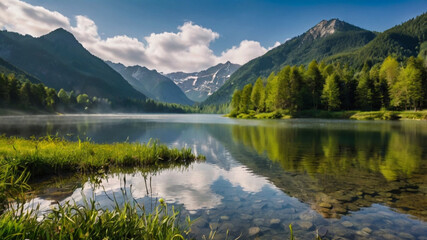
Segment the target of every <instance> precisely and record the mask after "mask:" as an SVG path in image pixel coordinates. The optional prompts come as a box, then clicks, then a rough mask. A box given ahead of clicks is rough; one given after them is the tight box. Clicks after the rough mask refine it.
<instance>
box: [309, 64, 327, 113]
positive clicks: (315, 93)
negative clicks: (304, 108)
mask: <svg viewBox="0 0 427 240" xmlns="http://www.w3.org/2000/svg"><path fill="white" fill-rule="evenodd" d="M305 76H306V83H307V88H308V91H309V93H310V96H311V104H312V107H313V108H314V109H317V108H318V107H319V105H320V101H321V96H322V88H323V84H324V81H323V77H322V74H321V73H320V70H319V67H318V64H317V62H316V60H313V61H312V62H311V63H310V64H309V65H308V69H307V71H306V74H305Z"/></svg>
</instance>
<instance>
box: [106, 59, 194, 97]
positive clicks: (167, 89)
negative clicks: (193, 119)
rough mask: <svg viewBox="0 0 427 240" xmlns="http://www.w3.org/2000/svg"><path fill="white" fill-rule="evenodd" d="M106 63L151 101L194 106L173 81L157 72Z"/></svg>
mask: <svg viewBox="0 0 427 240" xmlns="http://www.w3.org/2000/svg"><path fill="white" fill-rule="evenodd" d="M106 63H107V64H108V65H109V66H110V67H111V68H113V69H114V70H116V71H117V72H118V73H120V74H121V75H122V76H123V78H124V79H126V81H128V82H129V84H130V85H132V86H133V87H134V88H135V89H136V90H138V91H139V92H141V93H143V94H144V95H146V96H147V97H149V98H151V99H154V100H157V101H160V102H167V103H178V104H184V105H193V103H194V102H193V101H191V100H190V99H188V98H187V96H185V94H184V93H183V92H182V90H181V89H180V88H179V87H178V86H177V85H175V83H174V82H173V81H172V80H171V79H169V78H167V77H165V76H163V75H162V74H160V73H158V72H157V71H156V70H149V69H147V68H146V67H141V66H138V65H136V66H130V67H126V66H124V65H123V64H120V63H112V62H110V61H107V62H106Z"/></svg>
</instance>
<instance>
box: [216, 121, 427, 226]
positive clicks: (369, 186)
mask: <svg viewBox="0 0 427 240" xmlns="http://www.w3.org/2000/svg"><path fill="white" fill-rule="evenodd" d="M349 124H350V123H349ZM379 126H381V127H382V128H379V129H377V128H374V129H372V128H370V129H364V125H363V124H360V125H357V124H356V126H355V127H356V128H359V129H356V131H354V130H353V131H349V130H348V129H345V128H342V129H340V128H339V127H338V128H337V127H336V126H322V127H318V128H315V127H313V128H310V127H302V128H300V127H295V128H292V127H280V126H276V125H274V123H273V122H272V125H258V126H240V125H231V126H229V128H230V131H231V132H230V135H231V136H226V135H224V134H220V135H219V134H217V131H215V130H213V131H210V133H211V134H212V135H213V136H215V137H216V138H217V139H219V140H221V141H222V142H223V143H224V145H226V146H227V150H228V151H230V153H231V154H232V156H233V158H235V159H236V160H237V161H239V162H241V163H243V164H244V165H246V166H247V167H249V168H250V169H252V170H253V171H254V172H255V173H256V174H258V175H262V176H266V177H268V178H269V179H270V180H271V181H272V182H273V183H274V184H275V185H276V186H277V187H279V188H280V189H282V190H283V191H284V192H285V193H287V194H288V195H290V196H293V197H297V198H298V199H300V200H301V201H303V202H306V203H309V204H310V205H311V207H312V208H313V209H315V210H317V211H318V212H319V213H321V214H322V215H323V216H324V217H334V218H335V217H340V216H341V215H343V214H347V213H348V212H349V211H357V210H359V209H360V208H361V207H368V206H370V205H371V204H373V203H382V204H387V205H388V206H390V207H393V208H395V209H397V210H398V211H400V212H403V213H409V214H412V215H414V216H417V217H419V218H421V219H423V220H427V212H426V211H425V209H427V176H426V173H427V161H426V159H427V157H426V155H427V154H426V151H425V149H426V147H425V145H423V144H425V143H426V142H427V138H426V135H423V134H422V133H420V132H419V131H417V129H409V130H408V129H406V128H405V125H404V124H402V125H388V124H385V125H379ZM231 139H232V140H231Z"/></svg>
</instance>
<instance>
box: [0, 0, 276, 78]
mask: <svg viewBox="0 0 427 240" xmlns="http://www.w3.org/2000/svg"><path fill="white" fill-rule="evenodd" d="M75 18H76V25H75V26H72V25H71V23H70V20H69V19H68V18H67V17H65V16H64V15H62V14H61V13H59V12H56V11H50V10H48V9H46V8H44V7H40V6H33V5H31V4H28V3H25V2H23V1H19V0H2V2H0V28H2V29H7V30H9V31H14V32H19V33H21V34H30V35H32V36H35V37H38V36H41V35H44V34H47V33H49V32H50V31H52V30H54V29H56V28H59V27H62V28H64V29H66V30H68V31H70V32H71V33H73V34H74V36H75V37H76V38H77V40H79V41H80V42H81V43H82V45H83V46H84V47H85V48H87V49H88V50H89V51H90V52H91V53H92V54H94V55H96V56H98V57H100V58H102V59H104V60H110V61H113V62H121V63H123V64H125V65H141V66H146V67H148V68H154V69H157V70H159V71H162V72H173V71H186V72H192V71H199V70H202V69H205V68H208V67H210V66H213V65H215V64H218V63H221V62H226V61H230V62H233V63H238V64H244V63H246V62H248V61H249V60H251V59H253V58H255V57H258V56H260V55H262V54H264V53H265V52H267V51H268V50H270V49H271V48H265V47H263V46H261V44H260V43H259V42H257V41H250V40H243V41H242V42H241V43H240V44H239V46H233V47H232V48H230V49H228V50H226V51H224V52H222V53H221V55H219V56H218V55H215V54H214V52H213V51H212V50H211V49H210V44H211V43H212V42H213V41H215V40H216V39H218V38H219V34H218V33H216V32H214V31H213V30H211V29H208V28H204V27H202V26H199V25H196V24H194V23H192V22H186V23H184V24H183V25H182V26H179V27H178V31H177V32H163V33H152V34H151V35H149V36H147V37H145V38H144V41H145V43H144V42H142V41H141V40H140V39H137V38H133V37H129V36H126V35H118V36H114V37H110V38H106V39H102V38H101V36H100V35H99V32H98V28H97V26H96V23H95V22H94V21H93V20H91V19H90V18H89V17H87V16H80V15H78V16H76V17H75ZM278 44H280V43H278V42H276V44H275V45H274V47H275V46H277V45H278Z"/></svg>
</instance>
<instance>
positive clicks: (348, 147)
mask: <svg viewBox="0 0 427 240" xmlns="http://www.w3.org/2000/svg"><path fill="white" fill-rule="evenodd" d="M0 133H1V134H6V135H8V136H23V137H30V136H45V135H46V134H52V135H58V136H62V137H65V138H67V139H70V140H77V139H79V138H80V139H86V138H88V139H90V140H92V141H94V142H99V143H112V142H122V141H130V142H148V141H149V139H158V140H159V141H160V142H161V143H164V144H167V145H169V146H172V147H184V146H186V147H190V148H192V149H193V151H194V152H195V153H197V154H203V155H205V156H206V161H205V162H201V163H194V164H192V165H191V166H190V167H189V168H175V169H167V170H163V171H161V172H156V173H140V172H129V171H124V172H119V173H110V174H108V175H106V176H104V177H103V178H101V179H99V181H97V182H96V184H94V181H91V179H90V178H89V177H83V176H64V177H61V178H53V179H49V180H47V181H45V182H41V183H37V184H35V185H34V189H35V192H36V194H37V197H36V198H35V199H33V201H32V204H40V207H41V209H49V207H50V205H51V204H52V203H53V202H55V201H59V202H65V201H77V202H79V201H82V198H83V196H86V197H94V198H95V199H96V201H97V202H98V203H99V204H100V205H101V206H106V207H108V206H109V205H111V204H112V202H111V200H110V199H109V196H111V195H113V194H114V195H116V197H120V195H121V192H122V190H123V189H126V190H128V191H127V192H128V193H130V192H132V196H133V197H134V198H135V199H136V200H137V201H138V202H140V203H144V204H145V205H146V206H150V205H152V204H155V203H156V200H157V199H158V198H164V199H165V200H166V202H167V203H168V204H169V205H173V206H175V207H176V208H178V209H179V210H180V211H181V213H182V215H183V216H186V215H190V216H191V218H192V219H196V218H198V220H197V221H196V223H195V224H194V226H193V227H192V232H193V236H195V237H197V238H200V237H201V236H203V235H206V236H207V235H208V234H209V232H210V229H211V228H212V229H214V230H216V231H217V234H216V238H217V239H224V238H225V235H226V232H227V229H228V230H229V236H230V237H238V236H240V235H242V238H243V239H255V238H259V239H285V238H287V237H288V236H289V232H290V230H289V227H288V226H289V224H292V226H293V229H294V234H295V235H296V236H297V237H299V239H311V238H312V237H314V236H315V235H316V231H319V232H320V233H321V234H326V237H327V238H328V239H427V223H426V221H427V121H350V120H345V121H341V120H314V119H313V120H311V119H292V120H236V119H227V118H223V117H221V116H218V115H178V114H160V115H90V116H89V115H64V116H22V117H0Z"/></svg>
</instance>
